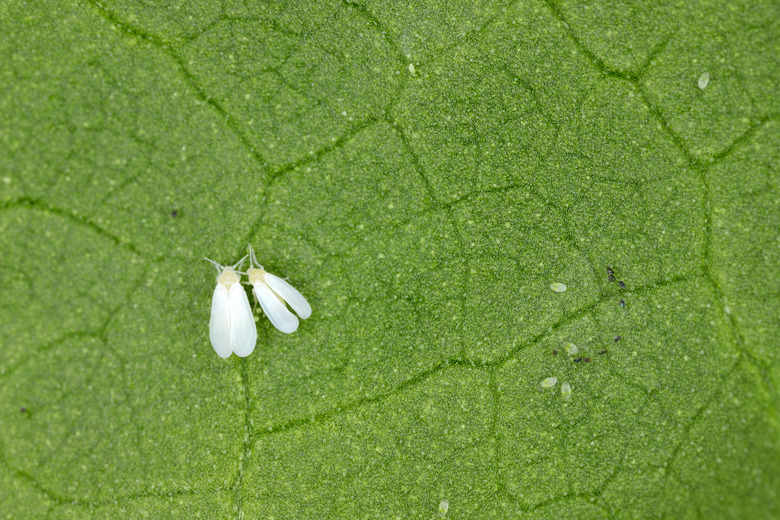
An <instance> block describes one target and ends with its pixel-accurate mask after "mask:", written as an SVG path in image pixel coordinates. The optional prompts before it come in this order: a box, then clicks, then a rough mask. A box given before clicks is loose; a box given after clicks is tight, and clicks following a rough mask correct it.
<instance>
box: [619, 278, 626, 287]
mask: <svg viewBox="0 0 780 520" xmlns="http://www.w3.org/2000/svg"><path fill="white" fill-rule="evenodd" d="M618 287H620V288H621V289H625V288H626V282H624V281H623V280H620V281H619V282H618Z"/></svg>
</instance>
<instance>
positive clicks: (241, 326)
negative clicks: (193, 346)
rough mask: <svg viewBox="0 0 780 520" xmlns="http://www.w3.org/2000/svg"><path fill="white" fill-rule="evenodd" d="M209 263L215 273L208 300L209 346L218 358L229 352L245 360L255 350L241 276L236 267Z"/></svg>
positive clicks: (248, 307) (251, 317)
mask: <svg viewBox="0 0 780 520" xmlns="http://www.w3.org/2000/svg"><path fill="white" fill-rule="evenodd" d="M206 260H208V258H207V259H206ZM242 261H243V260H242ZM209 262H212V263H213V264H214V265H215V266H216V267H217V271H219V275H218V276H217V286H216V287H215V288H214V295H213V296H212V298H211V321H209V338H210V339H211V345H212V346H213V347H214V350H216V351H217V355H218V356H219V357H222V358H226V357H230V354H232V353H233V352H235V353H236V355H237V356H239V357H246V356H248V355H249V354H251V353H252V351H253V350H254V349H255V344H256V343H257V328H256V327H255V320H254V316H253V314H252V308H251V307H250V305H249V298H247V296H246V291H244V288H243V286H242V285H241V277H240V275H239V273H237V272H236V266H237V265H238V264H236V266H232V267H231V266H222V265H219V264H218V263H216V262H214V261H213V260H209ZM240 263H241V262H239V264H240Z"/></svg>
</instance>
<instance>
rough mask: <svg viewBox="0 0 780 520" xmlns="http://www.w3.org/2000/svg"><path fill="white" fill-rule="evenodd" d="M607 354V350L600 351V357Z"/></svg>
mask: <svg viewBox="0 0 780 520" xmlns="http://www.w3.org/2000/svg"><path fill="white" fill-rule="evenodd" d="M606 353H607V351H606V350H600V351H599V356H600V355H602V354H606Z"/></svg>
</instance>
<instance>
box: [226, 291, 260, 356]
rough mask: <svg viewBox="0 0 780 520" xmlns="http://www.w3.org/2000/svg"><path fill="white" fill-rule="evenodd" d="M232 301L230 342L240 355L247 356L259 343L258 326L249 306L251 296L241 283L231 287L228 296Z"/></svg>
mask: <svg viewBox="0 0 780 520" xmlns="http://www.w3.org/2000/svg"><path fill="white" fill-rule="evenodd" d="M228 299H229V302H230V343H231V344H232V345H233V352H235V353H236V355H237V356H239V357H246V356H248V355H249V354H251V353H252V351H253V350H254V349H255V343H257V327H255V319H254V316H253V315H252V308H251V307H250V306H249V298H247V297H246V291H245V290H244V287H243V286H242V285H241V284H240V283H234V284H233V285H232V286H231V287H230V292H229V296H228Z"/></svg>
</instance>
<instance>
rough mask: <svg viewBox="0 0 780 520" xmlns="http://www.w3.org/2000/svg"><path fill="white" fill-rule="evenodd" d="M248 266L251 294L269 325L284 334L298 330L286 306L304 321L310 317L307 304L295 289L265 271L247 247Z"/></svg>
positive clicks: (250, 247) (309, 306) (309, 307)
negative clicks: (269, 322)
mask: <svg viewBox="0 0 780 520" xmlns="http://www.w3.org/2000/svg"><path fill="white" fill-rule="evenodd" d="M249 264H250V267H249V270H247V276H248V277H249V283H250V284H252V292H254V294H255V298H257V301H258V303H259V304H260V307H262V308H263V312H264V313H265V315H266V316H268V319H269V320H270V321H271V324H272V325H273V326H274V327H276V328H277V329H279V330H280V331H282V332H284V333H285V334H290V333H291V332H295V331H296V330H297V329H298V318H296V317H295V314H293V313H292V312H290V310H289V309H288V308H287V305H289V306H290V307H292V309H293V310H294V311H295V312H296V313H297V314H298V316H300V318H301V319H303V320H305V319H306V318H308V317H309V316H311V305H309V302H307V301H306V298H304V297H303V295H302V294H301V293H299V292H298V291H297V290H296V289H295V287H293V286H292V285H290V284H289V283H287V282H285V281H284V280H282V279H281V278H279V277H278V276H276V275H273V274H271V273H269V272H267V271H265V270H264V269H263V266H262V265H260V263H259V262H258V261H257V259H256V258H255V251H254V250H253V249H252V246H249ZM255 265H257V267H255ZM285 303H286V304H287V305H285Z"/></svg>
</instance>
